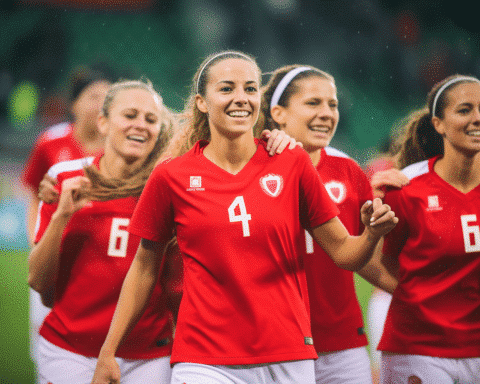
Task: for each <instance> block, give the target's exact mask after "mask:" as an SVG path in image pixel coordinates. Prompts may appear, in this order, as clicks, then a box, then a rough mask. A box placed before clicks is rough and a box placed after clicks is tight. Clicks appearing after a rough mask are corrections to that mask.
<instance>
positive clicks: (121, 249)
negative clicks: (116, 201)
mask: <svg viewBox="0 0 480 384" xmlns="http://www.w3.org/2000/svg"><path fill="white" fill-rule="evenodd" d="M129 223H130V219H121V218H118V217H114V218H113V219H112V228H111V229H110V239H109V240H108V252H107V255H108V256H113V257H125V256H127V244H128V231H127V230H126V227H127V226H128V224H129ZM120 227H124V228H125V229H121V228H120Z"/></svg>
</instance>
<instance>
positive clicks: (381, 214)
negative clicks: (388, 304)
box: [312, 198, 398, 271]
mask: <svg viewBox="0 0 480 384" xmlns="http://www.w3.org/2000/svg"><path fill="white" fill-rule="evenodd" d="M360 212H361V216H362V222H363V224H364V225H365V229H364V231H363V233H362V234H361V235H360V236H351V235H350V234H349V233H348V231H347V229H346V228H345V226H344V225H343V224H342V222H341V221H340V220H339V219H338V217H335V218H333V219H331V220H329V221H327V222H326V223H324V224H322V225H320V226H318V227H316V228H313V229H312V234H313V238H314V239H315V240H316V241H317V243H318V244H320V246H321V247H322V248H323V249H324V250H325V252H327V254H328V255H329V256H330V258H331V259H332V260H333V261H334V263H335V264H336V265H337V266H339V267H340V268H343V269H347V270H350V271H358V270H360V269H362V268H363V267H364V266H365V265H366V264H367V263H368V261H369V260H370V259H371V257H372V255H373V252H374V250H375V248H376V247H377V244H378V242H379V241H380V239H381V238H382V236H383V235H385V234H387V233H388V232H390V231H391V230H392V229H393V228H394V227H395V225H396V223H397V222H398V218H397V217H395V213H394V212H393V211H392V210H391V209H390V207H389V206H388V205H387V204H382V201H381V200H380V199H379V198H376V199H374V200H373V203H372V202H371V201H369V202H366V203H365V204H364V205H363V206H362V208H361V210H360Z"/></svg>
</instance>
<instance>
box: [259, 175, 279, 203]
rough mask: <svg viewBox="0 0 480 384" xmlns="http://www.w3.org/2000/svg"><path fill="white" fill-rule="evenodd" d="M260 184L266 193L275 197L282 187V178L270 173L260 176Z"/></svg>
mask: <svg viewBox="0 0 480 384" xmlns="http://www.w3.org/2000/svg"><path fill="white" fill-rule="evenodd" d="M260 186H261V187H262V189H263V191H264V192H265V193H266V194H267V195H269V196H272V197H277V196H278V195H279V194H280V192H282V189H283V178H282V176H280V175H274V174H271V173H270V174H268V175H266V176H263V177H261V178H260Z"/></svg>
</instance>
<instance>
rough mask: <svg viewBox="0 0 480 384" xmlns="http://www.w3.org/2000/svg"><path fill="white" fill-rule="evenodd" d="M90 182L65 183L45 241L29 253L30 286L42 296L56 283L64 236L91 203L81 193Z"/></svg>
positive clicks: (72, 181)
mask: <svg viewBox="0 0 480 384" xmlns="http://www.w3.org/2000/svg"><path fill="white" fill-rule="evenodd" d="M89 183H90V181H89V180H88V179H87V178H85V177H81V176H78V177H73V178H71V179H67V180H65V181H64V182H63V183H62V193H61V196H60V201H59V204H58V207H57V209H56V211H55V213H54V214H53V215H52V217H51V219H50V222H49V223H48V226H47V229H46V230H45V233H44V234H43V236H42V238H41V239H40V241H39V242H38V243H37V244H36V245H34V247H33V248H32V250H31V251H30V255H29V258H28V284H29V285H30V286H31V287H32V288H33V289H34V290H35V291H37V292H38V293H40V294H41V295H42V294H45V293H48V292H49V291H50V292H51V289H52V288H53V287H54V285H55V283H56V281H57V277H58V268H59V264H60V246H61V242H62V234H63V231H64V230H65V227H66V226H67V224H68V222H69V221H70V218H71V217H72V215H73V214H74V213H75V212H76V211H78V210H79V209H80V208H82V207H83V206H84V205H85V204H86V203H87V202H88V201H89V200H88V198H86V197H85V196H84V195H82V194H81V193H80V190H83V189H84V188H86V187H87V186H88V185H89Z"/></svg>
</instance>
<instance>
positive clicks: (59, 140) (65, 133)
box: [22, 122, 100, 192]
mask: <svg viewBox="0 0 480 384" xmlns="http://www.w3.org/2000/svg"><path fill="white" fill-rule="evenodd" d="M99 152H100V151H99ZM86 155H87V154H86V153H85V151H84V150H83V148H82V146H81V144H80V143H79V142H78V141H77V140H76V139H75V137H74V135H73V124H72V123H67V122H65V123H60V124H57V125H54V126H52V127H50V128H48V129H47V130H46V131H45V132H44V133H43V134H42V135H41V136H40V137H39V138H38V140H37V142H36V143H35V146H34V148H33V150H32V152H31V153H30V156H29V158H28V160H27V162H26V164H25V169H24V171H23V174H22V182H23V183H24V184H25V185H26V186H28V187H30V188H31V189H32V190H33V191H35V192H38V186H39V185H40V181H42V179H43V176H44V175H45V174H46V173H47V171H48V170H49V169H50V167H51V166H52V165H54V164H56V163H59V162H61V161H68V160H75V159H81V158H83V157H85V156H86Z"/></svg>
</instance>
